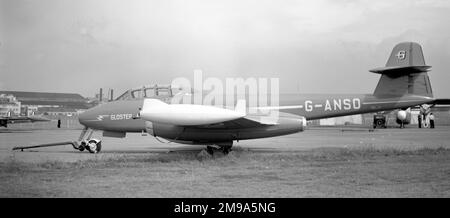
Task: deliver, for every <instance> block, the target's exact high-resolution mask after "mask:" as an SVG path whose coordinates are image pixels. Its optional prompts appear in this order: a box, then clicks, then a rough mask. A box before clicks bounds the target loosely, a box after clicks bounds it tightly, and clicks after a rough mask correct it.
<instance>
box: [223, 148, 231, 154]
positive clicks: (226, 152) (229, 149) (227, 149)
mask: <svg viewBox="0 0 450 218" xmlns="http://www.w3.org/2000/svg"><path fill="white" fill-rule="evenodd" d="M230 151H231V146H223V147H222V152H223V154H225V155H226V154H228V153H230Z"/></svg>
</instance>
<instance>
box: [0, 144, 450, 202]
mask: <svg viewBox="0 0 450 218" xmlns="http://www.w3.org/2000/svg"><path fill="white" fill-rule="evenodd" d="M449 157H450V149H446V148H443V147H439V148H433V149H431V148H419V149H415V150H408V149H394V148H383V149H377V148H375V147H372V146H366V147H364V148H318V149H313V150H308V151H298V152H293V153H292V152H266V153H264V152H259V153H257V152H256V153H253V152H248V151H246V150H245V149H241V148H239V147H236V149H235V150H234V151H233V152H231V153H230V154H229V155H227V156H224V155H220V154H217V155H215V157H208V156H205V155H204V154H198V153H195V152H187V153H168V154H145V155H140V154H112V155H111V154H108V155H107V154H97V155H96V156H95V158H93V159H90V160H86V161H77V162H72V163H71V162H62V161H47V162H40V163H24V162H20V161H16V160H14V158H11V160H10V161H7V162H5V163H1V164H0V174H1V178H2V179H1V181H0V197H397V196H402V197H429V196H431V197H448V196H450V185H449V184H447V183H448V182H447V181H448V180H449V179H450V161H449V160H450V158H449Z"/></svg>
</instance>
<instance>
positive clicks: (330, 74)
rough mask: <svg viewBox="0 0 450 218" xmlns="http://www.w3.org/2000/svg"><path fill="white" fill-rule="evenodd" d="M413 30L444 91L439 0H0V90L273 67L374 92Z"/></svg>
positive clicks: (258, 72) (449, 30)
mask: <svg viewBox="0 0 450 218" xmlns="http://www.w3.org/2000/svg"><path fill="white" fill-rule="evenodd" d="M403 41H416V42H418V43H420V44H421V45H422V47H423V51H424V54H425V61H426V63H427V64H428V65H432V66H433V70H432V71H431V73H430V79H431V83H432V86H433V91H434V94H435V96H436V97H450V86H449V85H448V83H449V81H450V70H449V69H450V67H449V64H450V1H447V0H377V1H373V0H310V1H303V0H298V1H287V0H283V1H279V0H273V1H264V0H252V1H247V0H236V1H232V0H220V1H214V0H204V1H200V0H185V1H181V0H176V1H171V0H154V1H151V0H142V1H140V0H127V1H125V0H123V1H118V0H88V1H83V0H72V1H68V0H0V74H1V79H0V90H16V91H45V92H71V93H72V92H74V93H80V94H82V95H83V96H93V95H94V94H95V93H96V92H97V91H98V88H100V87H103V88H105V89H108V88H113V89H115V90H116V95H117V94H119V93H118V92H122V91H124V90H126V89H128V88H132V87H137V86H140V85H144V84H153V83H166V84H167V83H170V82H171V81H172V79H173V78H174V77H180V76H184V77H187V78H192V76H193V71H194V70H195V69H201V70H203V74H204V76H205V77H219V78H225V77H243V78H247V77H279V78H280V86H281V90H280V91H281V92H296V91H300V92H302V93H372V91H373V90H374V88H375V86H376V83H377V81H378V77H379V75H376V74H373V73H370V72H368V70H369V69H372V68H376V67H380V66H384V65H385V64H386V61H387V58H388V56H389V54H390V52H391V49H392V48H393V46H394V45H395V44H397V43H399V42H403Z"/></svg>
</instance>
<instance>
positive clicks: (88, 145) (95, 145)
mask: <svg viewBox="0 0 450 218" xmlns="http://www.w3.org/2000/svg"><path fill="white" fill-rule="evenodd" d="M92 134H94V130H93V129H89V128H84V129H83V131H82V132H81V134H80V137H79V138H78V143H73V144H72V146H73V148H74V149H75V150H79V151H84V150H85V149H86V150H88V151H89V152H90V153H99V152H100V151H101V150H102V141H101V140H99V139H93V138H91V137H92Z"/></svg>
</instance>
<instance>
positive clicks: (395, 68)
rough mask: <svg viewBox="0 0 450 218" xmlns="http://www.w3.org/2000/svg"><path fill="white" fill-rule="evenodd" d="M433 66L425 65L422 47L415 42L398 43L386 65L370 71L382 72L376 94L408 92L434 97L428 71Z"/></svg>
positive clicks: (401, 93)
mask: <svg viewBox="0 0 450 218" xmlns="http://www.w3.org/2000/svg"><path fill="white" fill-rule="evenodd" d="M430 68H431V66H427V65H425V59H424V57H423V52H422V47H421V46H420V45H419V44H418V43H415V42H403V43H400V44H397V45H396V46H395V47H394V49H393V50H392V53H391V56H390V57H389V59H388V61H387V63H386V67H380V68H376V69H373V70H370V72H373V73H379V74H381V78H380V80H379V82H378V85H377V88H376V89H375V91H374V93H373V94H374V95H375V96H394V97H399V96H403V95H406V94H411V95H421V96H427V97H433V91H432V90H431V84H430V79H429V78H428V74H427V72H428V71H429V69H430Z"/></svg>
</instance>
